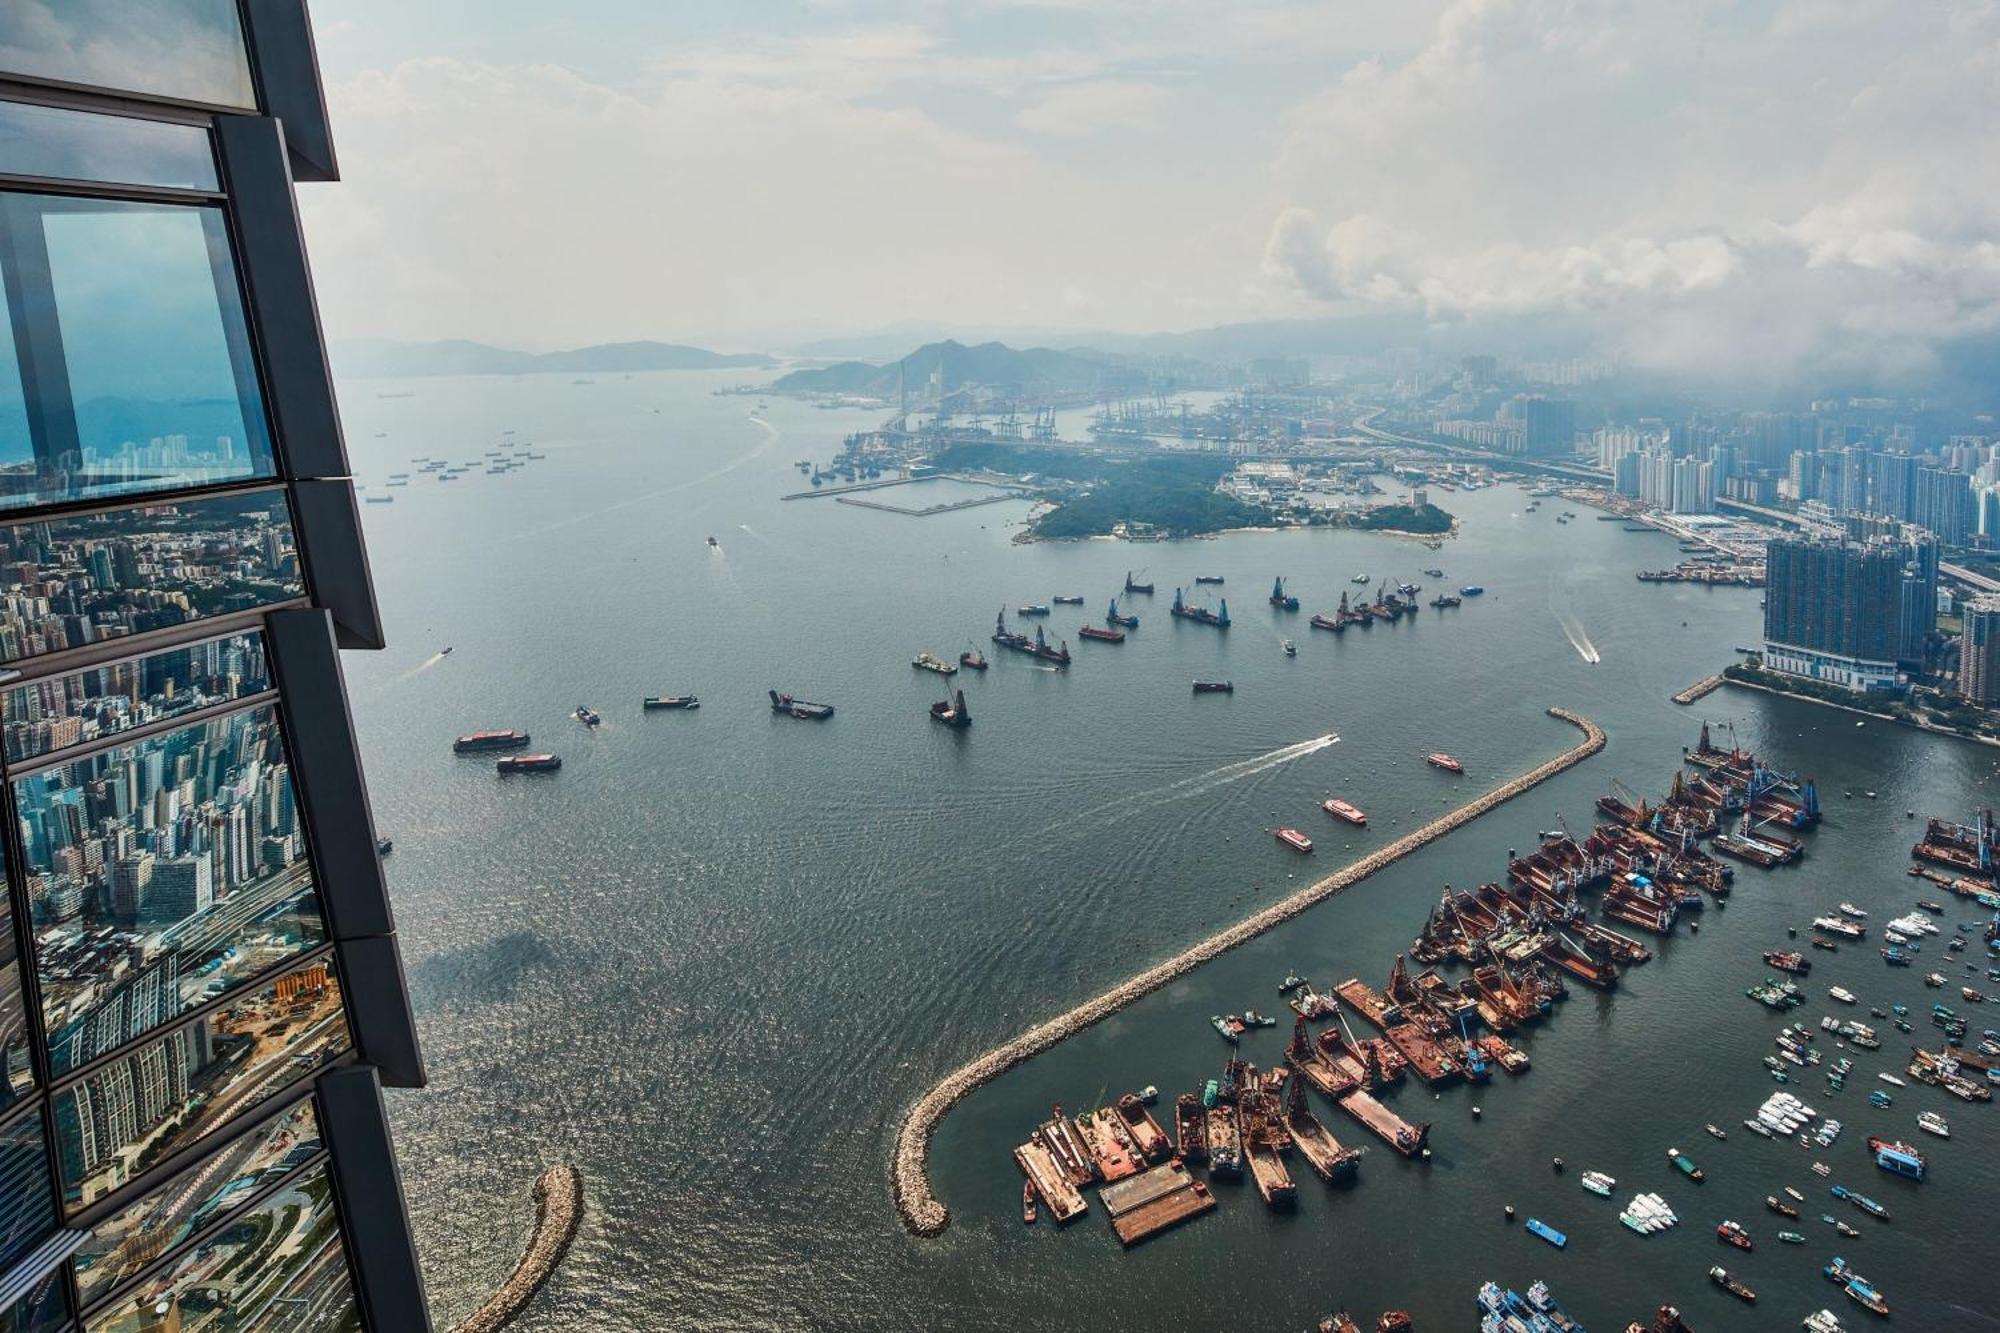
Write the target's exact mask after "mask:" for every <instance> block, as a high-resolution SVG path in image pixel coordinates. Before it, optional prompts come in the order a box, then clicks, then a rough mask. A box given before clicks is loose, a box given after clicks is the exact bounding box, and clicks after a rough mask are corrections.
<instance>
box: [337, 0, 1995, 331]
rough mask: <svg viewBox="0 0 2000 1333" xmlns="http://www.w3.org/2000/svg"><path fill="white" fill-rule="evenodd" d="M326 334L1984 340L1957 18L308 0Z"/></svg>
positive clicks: (1829, 2)
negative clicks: (326, 162) (1530, 332)
mask: <svg viewBox="0 0 2000 1333" xmlns="http://www.w3.org/2000/svg"><path fill="white" fill-rule="evenodd" d="M314 19H315V24H316V28H317V36H318V42H319V53H320V61H321V65H322V69H323V72H324V75H325V78H326V80H327V85H328V86H327V95H328V101H329V106H330V109H331V112H332V116H333V124H334V133H335V139H336V143H337V145H338V149H339V153H340V158H341V165H342V171H343V180H342V181H341V182H340V183H338V184H328V185H311V186H302V187H301V196H302V200H303V209H304V214H305V218H306V224H307V228H308V235H309V240H310V243H311V246H312V252H313V256H314V264H315V271H316V273H317V274H318V276H319V294H320V300H321V303H322V307H323V312H322V313H323V316H324V318H325V320H326V323H327V325H328V329H329V332H330V333H332V334H333V335H334V336H336V337H353V336H364V335H378V336H387V337H398V338H411V339H425V338H440V337H470V338H475V339H479V340H482V341H488V342H495V343H501V344H505V345H509V346H518V347H525V348H529V349H534V350H543V349H548V348H554V347H562V346H574V345H577V344H580V343H586V342H597V341H611V340H617V339H625V338H642V337H650V338H661V339H667V340H674V341H689V342H697V343H701V344H703V345H708V346H715V347H723V348H737V347H770V346H782V345H785V344H787V343H790V342H795V341H797V340H801V339H806V338H811V337H815V336H825V335H834V334H846V333H854V332H860V331H865V330H879V329H884V328H895V327H898V326H903V325H909V326H918V325H922V326H927V327H929V326H940V325H942V326H948V327H955V328H965V329H1007V328H1017V329H1019V328H1028V329H1036V330H1064V329H1068V330H1078V331H1087V330H1116V331H1125V332H1149V331H1159V330H1177V329H1189V328H1200V327H1205V326H1210V325H1215V324H1223V323H1229V322H1235V321H1250V320H1269V319H1292V318H1312V317H1318V316H1326V315H1342V314H1354V313H1367V312H1374V311H1397V312H1403V313H1410V312H1416V313H1418V314H1421V315H1422V316H1423V317H1424V318H1426V319H1428V320H1430V321H1433V322H1436V323H1461V322H1468V321H1481V320H1485V321H1492V322H1494V324H1495V327H1496V328H1500V327H1504V322H1505V321H1506V320H1508V319H1510V318H1516V317H1533V316H1538V315H1558V316H1562V317H1564V318H1568V319H1572V320H1581V321H1583V322H1584V323H1585V324H1586V325H1587V326H1588V327H1590V328H1591V329H1593V330H1595V333H1596V336H1597V337H1598V338H1599V339H1600V340H1601V341H1602V343H1603V344H1604V348H1605V350H1606V352H1607V353H1608V354H1612V355H1618V356H1621V357H1625V358H1629V359H1632V360H1635V361H1639V362H1645V363H1651V364H1656V365H1660V366H1663V367H1676V368H1678V367H1685V368H1691V369H1693V368H1701V367H1704V366H1713V365H1718V364H1724V365H1726V364H1743V363H1745V362H1746V360H1747V361H1752V362H1756V363H1759V364H1764V363H1768V364H1770V365H1772V366H1773V367H1778V366H1783V365H1787V364H1792V363H1795V362H1797V361H1799V360H1801V359H1804V358H1809V357H1813V356H1818V355H1824V354H1826V353H1827V352H1828V350H1829V349H1831V348H1836V347H1838V348H1842V349H1845V354H1853V350H1854V349H1855V348H1857V347H1859V348H1865V354H1866V356H1867V357H1868V358H1870V359H1872V360H1876V361H1879V362H1881V363H1883V364H1885V365H1891V366H1893V365H1895V364H1897V363H1898V362H1909V363H1913V364H1914V363H1917V362H1921V361H1922V360H1923V359H1924V358H1926V357H1929V356H1931V355H1932V354H1934V352H1935V350H1936V349H1937V348H1938V347H1939V346H1940V345H1942V344H1943V343H1946V342H1949V341H1951V340H1953V339H1959V338H1964V337H1968V336H1977V335H1991V334H1993V333H1994V332H1995V331H1996V330H2000V243H1996V240H1995V238H1996V237H2000V228H1996V222H2000V216H1996V215H2000V191H1996V190H1995V189H1994V188H1993V180H1994V173H1995V166H1996V164H2000V114H1996V111H1995V108H1996V107H2000V0H1962V2H1959V0H1923V2H1922V3H1915V4H1913V3H1910V2H1909V0H1735V2H1730V0H1386V2H1383V3H1376V2H1375V0H1309V2H1305V3H1296V2H1294V0H1233V2H1232V3H1228V4H1217V3H1214V0H790V3H782V2H780V0H768V2H767V0H726V2H723V3H716V2H714V0H674V2H673V3H670V4H664V5H663V4H658V3H652V2H651V0H568V3H566V4H564V5H560V6H553V5H548V4H546V3H543V0H422V3H420V4H412V3H410V2H409V0H317V2H316V4H315V6H314Z"/></svg>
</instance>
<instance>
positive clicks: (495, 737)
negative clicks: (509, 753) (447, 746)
mask: <svg viewBox="0 0 2000 1333" xmlns="http://www.w3.org/2000/svg"><path fill="white" fill-rule="evenodd" d="M527 743H528V733H527V732H525V731H515V730H513V729H512V728H502V729H500V730H496V731H475V732H471V733H469V734H467V735H464V736H460V737H459V738H458V739H457V740H455V741H453V742H452V743H451V748H452V749H453V750H454V751H456V752H457V753H459V754H472V753H475V752H477V751H479V750H518V749H520V748H521V747H522V746H524V745H526V744H527Z"/></svg>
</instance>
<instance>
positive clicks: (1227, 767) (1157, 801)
mask: <svg viewBox="0 0 2000 1333" xmlns="http://www.w3.org/2000/svg"><path fill="white" fill-rule="evenodd" d="M1339 741H1340V737H1339V736H1336V735H1335V734H1334V733H1332V732H1330V731H1329V732H1328V733H1326V735H1324V736H1314V737H1313V738H1312V739H1311V740H1304V741H1297V742H1295V743H1293V744H1291V745H1281V746H1279V747H1278V748H1277V749H1275V750H1272V751H1270V752H1269V753H1268V754H1260V755H1253V756H1252V757H1251V758H1248V759H1239V760H1237V761H1236V762H1235V763H1232V764H1224V765H1222V767H1220V768H1212V769H1210V770H1209V771H1208V772H1206V773H1197V774H1195V775H1194V776H1193V777H1186V778H1182V779H1180V780H1179V781H1177V782H1169V783H1167V784H1165V785H1164V786H1160V787H1153V788H1151V789H1149V790H1146V791H1137V792H1131V793H1128V794H1127V795H1124V796H1120V797H1117V798H1115V799H1113V800H1109V801H1106V802H1104V803H1103V804H1102V805H1099V806H1095V807H1093V808H1091V809H1089V810H1084V811H1081V812H1079V813H1077V814H1074V815H1071V816H1070V817H1069V818H1067V819H1059V820H1057V821H1056V822H1055V823H1054V824H1051V825H1050V826H1049V828H1048V829H1047V830H1045V832H1053V831H1054V830H1056V829H1059V828H1067V827H1069V826H1070V825H1073V824H1079V823H1082V822H1084V821H1086V820H1095V819H1100V818H1102V817H1103V816H1105V815H1107V814H1118V815H1125V814H1131V813H1134V812H1136V811H1139V810H1145V809H1150V808H1152V807H1154V806H1160V805H1167V804H1170V803H1172V802H1174V801H1185V800H1188V799H1189V798H1191V797H1195V796H1204V795H1206V794H1208V793H1209V792H1212V791H1215V790H1217V789H1218V788H1221V787H1227V786H1229V785H1230V784H1231V783H1235V782H1241V781H1243V780H1244V779H1245V778H1253V777H1256V776H1257V775H1258V774H1259V773H1266V772H1269V771H1270V770H1271V769H1274V768H1279V767H1282V766H1283V765H1285V764H1289V763H1293V762H1295V761H1297V760H1300V759H1304V758H1305V757H1306V756H1307V755H1312V754H1318V753H1319V752H1320V751H1321V750H1324V749H1326V748H1327V747H1328V746H1331V745H1335V744H1338V743H1339Z"/></svg>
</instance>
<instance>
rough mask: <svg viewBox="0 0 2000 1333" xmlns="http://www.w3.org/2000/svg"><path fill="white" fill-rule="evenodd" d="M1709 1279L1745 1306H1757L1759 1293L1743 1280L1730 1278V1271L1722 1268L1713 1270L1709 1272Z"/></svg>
mask: <svg viewBox="0 0 2000 1333" xmlns="http://www.w3.org/2000/svg"><path fill="white" fill-rule="evenodd" d="M1708 1278H1709V1281H1711V1282H1713V1283H1715V1285H1716V1286H1718V1287H1721V1288H1722V1289H1723V1290H1724V1291H1726V1292H1728V1293H1729V1294H1730V1295H1731V1296H1734V1297H1735V1298H1736V1299H1737V1300H1739V1301H1742V1302H1743V1303H1744V1304H1746V1305H1755V1304H1756V1303H1757V1293H1756V1292H1754V1291H1752V1290H1750V1288H1749V1287H1748V1286H1747V1285H1745V1284H1744V1283H1743V1281H1742V1280H1741V1279H1739V1278H1733V1277H1731V1276H1729V1270H1728V1269H1726V1268H1720V1267H1717V1268H1711V1269H1709V1270H1708Z"/></svg>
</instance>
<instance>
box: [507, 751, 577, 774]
mask: <svg viewBox="0 0 2000 1333" xmlns="http://www.w3.org/2000/svg"><path fill="white" fill-rule="evenodd" d="M493 767H494V769H495V771H497V772H498V773H500V774H501V775H502V776H505V775H506V774H509V773H553V772H555V771H556V770H557V769H559V768H561V767H562V760H561V759H560V758H559V757H557V756H556V755H552V754H510V755H508V756H507V757H506V758H504V759H502V760H500V761H499V762H498V763H496V764H494V765H493Z"/></svg>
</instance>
